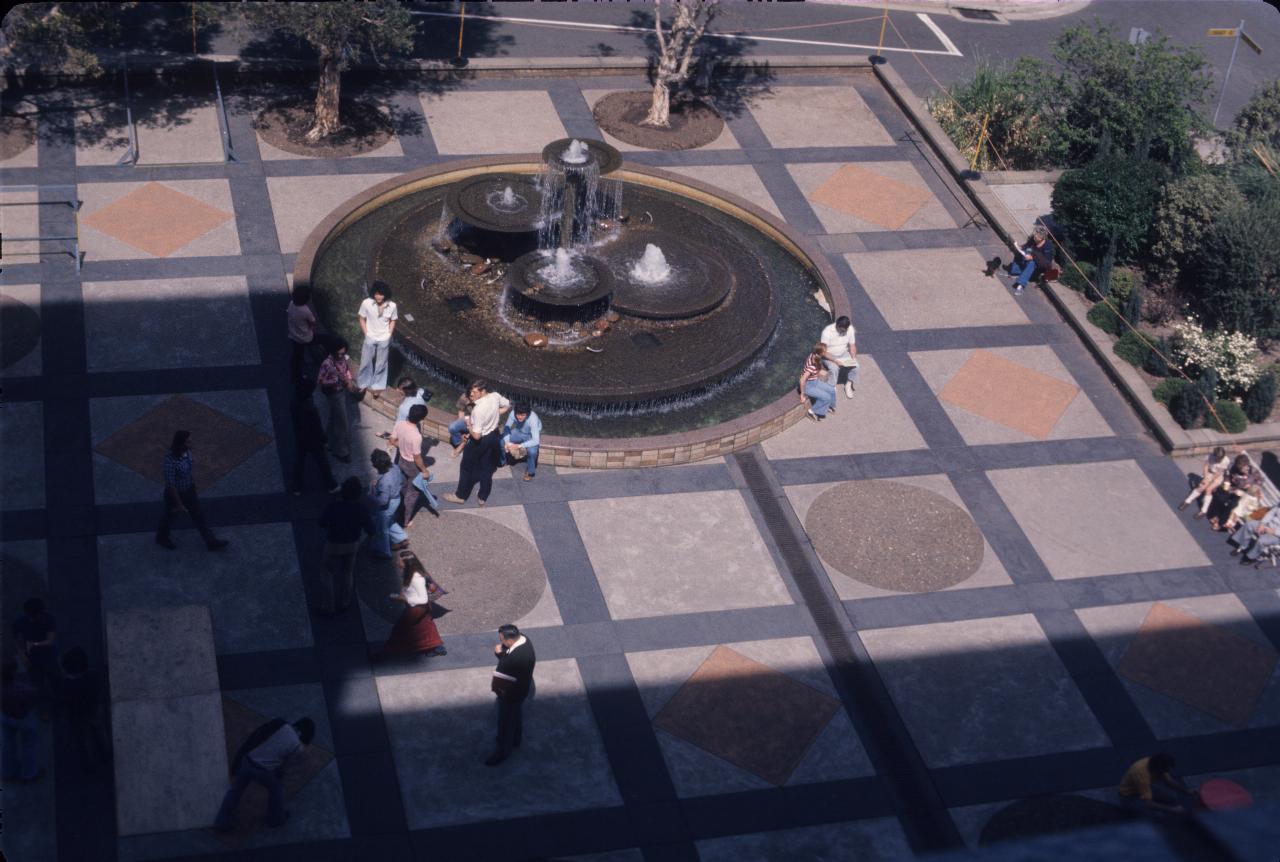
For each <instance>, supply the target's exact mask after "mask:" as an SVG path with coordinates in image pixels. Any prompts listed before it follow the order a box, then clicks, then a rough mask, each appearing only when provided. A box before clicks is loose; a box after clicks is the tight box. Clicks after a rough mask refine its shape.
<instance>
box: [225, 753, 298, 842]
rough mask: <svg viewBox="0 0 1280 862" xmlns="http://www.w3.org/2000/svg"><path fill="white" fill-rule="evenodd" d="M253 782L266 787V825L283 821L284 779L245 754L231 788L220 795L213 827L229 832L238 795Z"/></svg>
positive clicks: (233, 819) (233, 822)
mask: <svg viewBox="0 0 1280 862" xmlns="http://www.w3.org/2000/svg"><path fill="white" fill-rule="evenodd" d="M254 783H256V784H261V785H262V786H263V787H265V788H267V793H268V794H269V796H270V803H269V804H268V808H267V825H268V826H279V825H280V824H282V823H284V781H282V780H281V776H279V775H277V774H276V773H274V772H272V771H271V770H269V769H263V768H262V767H261V766H259V765H258V764H256V763H254V762H253V759H252V758H250V757H248V756H246V757H244V758H243V759H241V761H240V768H239V769H237V770H236V777H235V779H234V780H233V781H232V783H231V789H230V790H228V791H227V795H226V796H224V797H222V807H220V808H219V809H218V817H217V819H216V820H214V821H213V827H214V828H215V829H220V830H223V831H228V832H229V831H231V830H232V829H234V828H235V826H236V811H237V810H238V809H239V808H240V797H241V796H243V795H244V792H245V791H246V790H247V789H248V788H249V785H250V784H254Z"/></svg>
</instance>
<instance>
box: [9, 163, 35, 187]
mask: <svg viewBox="0 0 1280 862" xmlns="http://www.w3.org/2000/svg"><path fill="white" fill-rule="evenodd" d="M39 180H40V169H39V168H34V167H33V168H0V188H5V189H7V188H10V187H12V186H33V185H36V184H37V183H38V182H39Z"/></svg>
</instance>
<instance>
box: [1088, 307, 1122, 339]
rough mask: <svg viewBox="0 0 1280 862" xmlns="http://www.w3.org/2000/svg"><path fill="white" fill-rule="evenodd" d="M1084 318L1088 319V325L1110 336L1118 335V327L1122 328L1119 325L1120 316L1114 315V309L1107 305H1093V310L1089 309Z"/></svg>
mask: <svg viewBox="0 0 1280 862" xmlns="http://www.w3.org/2000/svg"><path fill="white" fill-rule="evenodd" d="M1086 317H1088V319H1089V322H1090V323H1092V324H1093V325H1094V326H1096V327H1098V328H1099V329H1101V330H1102V331H1103V332H1106V333H1109V334H1111V335H1119V334H1120V327H1121V326H1122V324H1121V323H1120V315H1118V314H1116V312H1115V309H1114V308H1112V307H1111V306H1110V305H1109V304H1108V303H1106V302H1098V303H1095V304H1094V306H1093V308H1091V309H1089V313H1088V314H1087V315H1086Z"/></svg>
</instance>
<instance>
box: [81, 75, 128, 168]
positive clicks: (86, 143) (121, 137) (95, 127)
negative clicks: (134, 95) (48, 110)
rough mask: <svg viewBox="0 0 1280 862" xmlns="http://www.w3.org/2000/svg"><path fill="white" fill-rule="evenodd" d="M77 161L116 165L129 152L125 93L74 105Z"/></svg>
mask: <svg viewBox="0 0 1280 862" xmlns="http://www.w3.org/2000/svg"><path fill="white" fill-rule="evenodd" d="M75 139H76V164H77V165H84V166H90V165H115V164H117V163H119V161H120V159H121V158H122V157H123V156H125V155H126V154H127V153H128V152H129V140H130V138H129V121H128V117H127V116H126V114H125V108H124V94H123V93H120V94H119V95H118V96H116V97H115V98H112V99H104V100H103V101H102V102H99V103H90V104H80V105H76V106H75Z"/></svg>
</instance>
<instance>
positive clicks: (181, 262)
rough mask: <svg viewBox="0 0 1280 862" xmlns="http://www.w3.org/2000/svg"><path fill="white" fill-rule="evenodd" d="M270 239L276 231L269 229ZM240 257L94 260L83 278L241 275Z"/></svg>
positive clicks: (104, 279) (86, 263)
mask: <svg viewBox="0 0 1280 862" xmlns="http://www.w3.org/2000/svg"><path fill="white" fill-rule="evenodd" d="M271 230H272V236H275V228H274V227H272V229H271ZM244 271H245V261H244V259H243V258H242V257H241V256H240V255H218V256H210V257H162V258H150V259H145V260H93V259H91V258H90V259H86V260H85V262H84V272H83V278H84V280H85V281H86V282H95V281H141V280H143V279H150V278H199V277H211V276H227V275H243V274H244Z"/></svg>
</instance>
